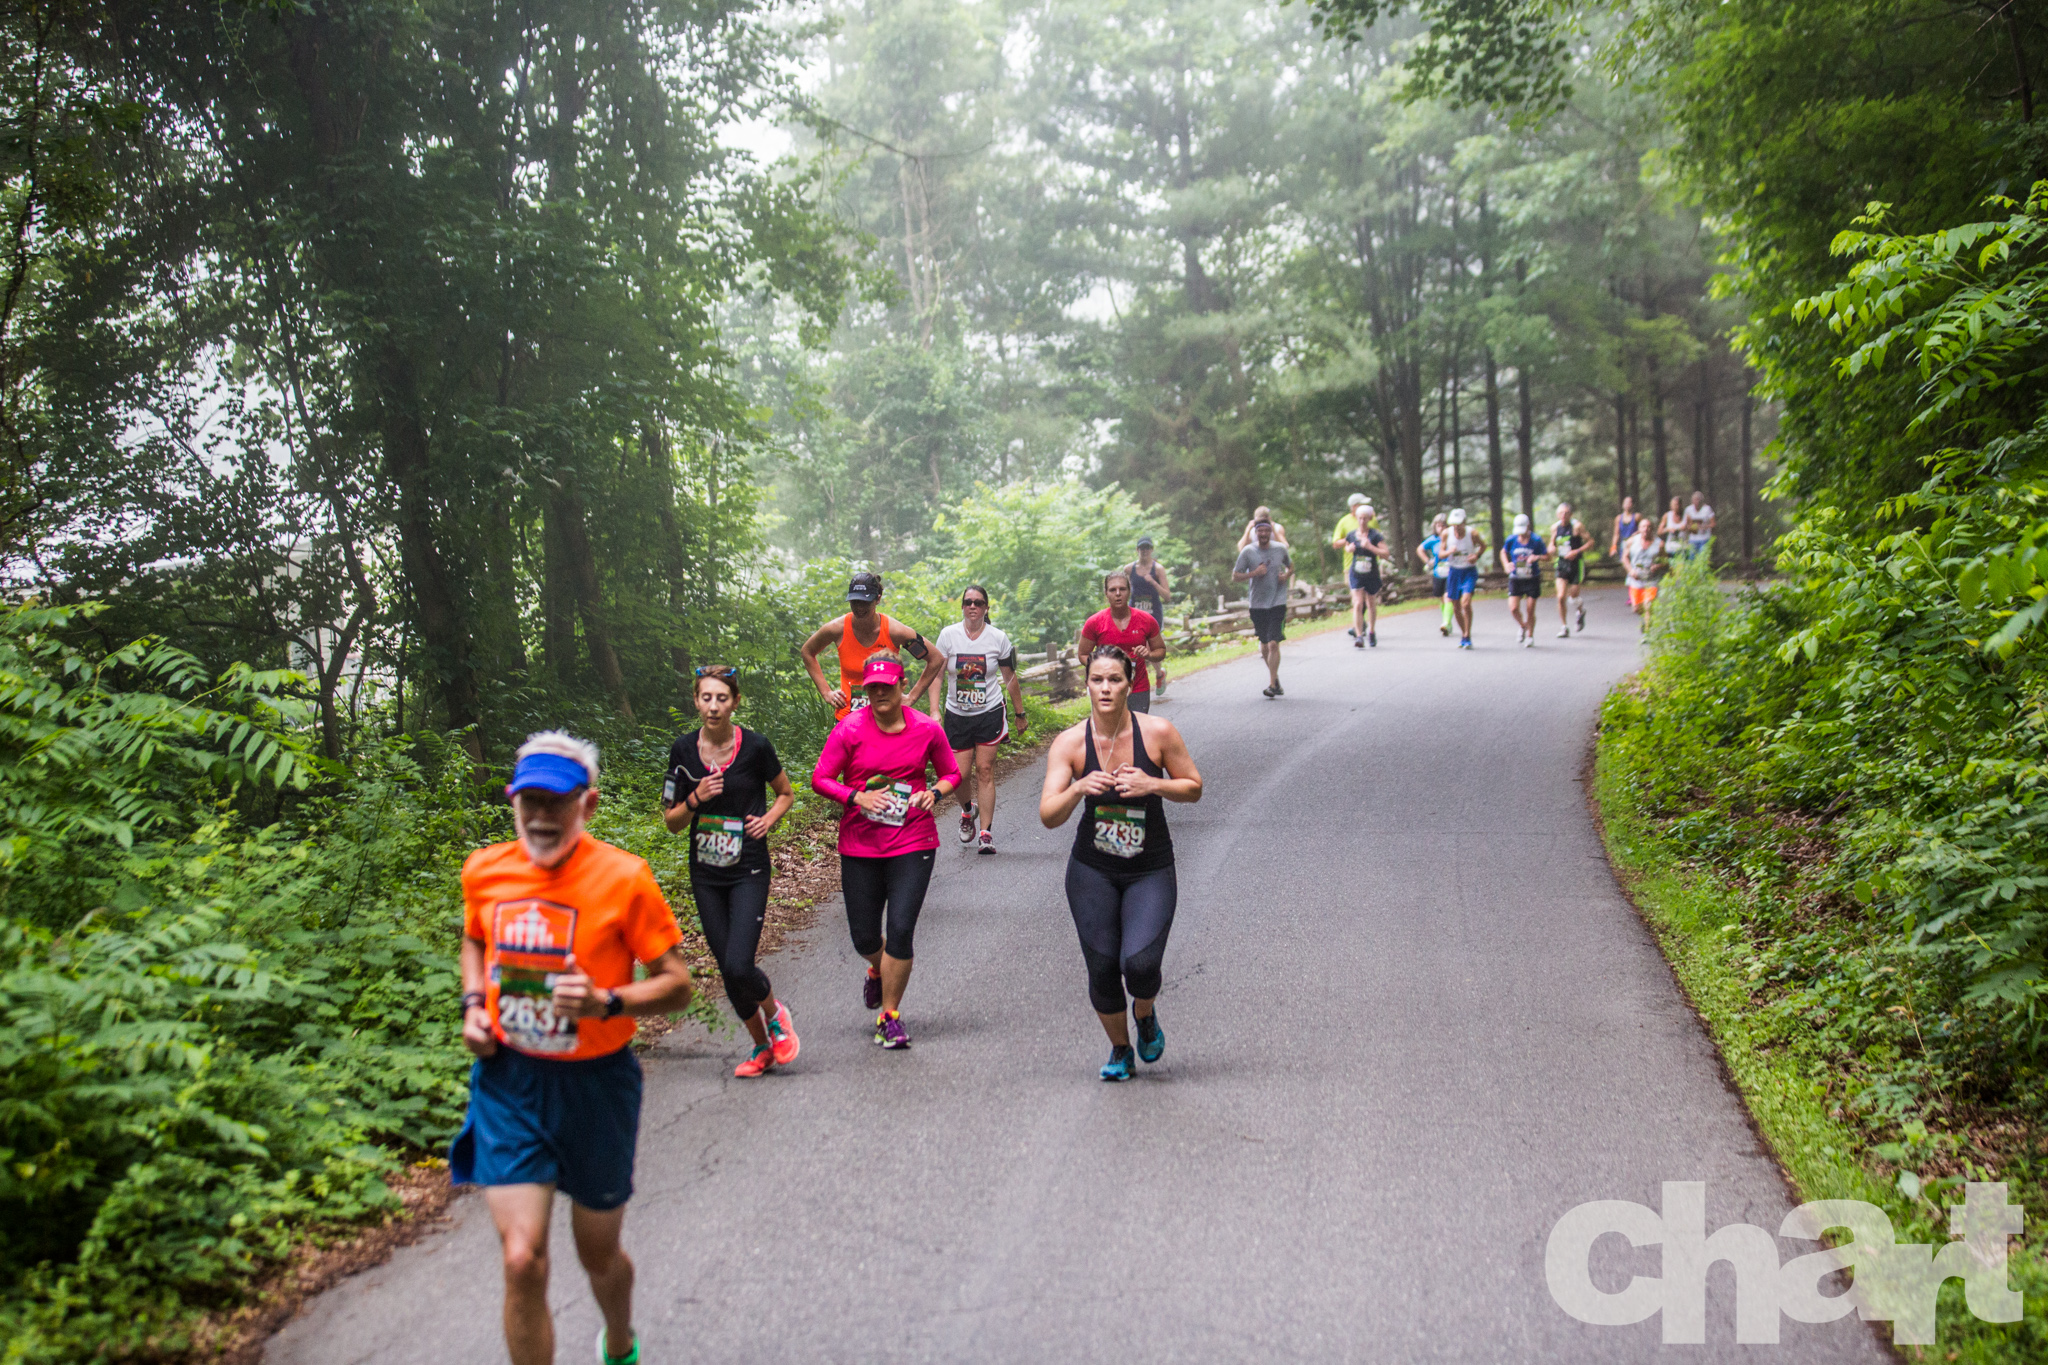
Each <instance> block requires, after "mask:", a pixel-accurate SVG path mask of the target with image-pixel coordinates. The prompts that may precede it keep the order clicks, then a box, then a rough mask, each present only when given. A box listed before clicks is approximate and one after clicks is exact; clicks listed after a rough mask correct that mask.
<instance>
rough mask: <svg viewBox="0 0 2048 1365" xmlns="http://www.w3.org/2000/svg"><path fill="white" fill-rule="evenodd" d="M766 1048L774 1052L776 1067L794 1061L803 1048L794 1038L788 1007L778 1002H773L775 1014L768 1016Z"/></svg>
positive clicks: (794, 1026)
mask: <svg viewBox="0 0 2048 1365" xmlns="http://www.w3.org/2000/svg"><path fill="white" fill-rule="evenodd" d="M768 1046H769V1047H770V1048H771V1049H773V1050H774V1053H775V1065H777V1066H788V1065H789V1064H790V1063H791V1062H793V1061H795V1060H796V1054H797V1051H798V1050H799V1049H800V1048H801V1047H802V1046H803V1044H802V1043H801V1042H799V1041H798V1039H797V1036H796V1021H795V1020H793V1019H791V1018H790V1017H789V1006H787V1005H785V1004H783V1003H782V1002H781V1001H780V1000H778V1001H776V1002H775V1013H773V1014H771V1015H769V1016H768Z"/></svg>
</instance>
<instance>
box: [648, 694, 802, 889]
mask: <svg viewBox="0 0 2048 1365" xmlns="http://www.w3.org/2000/svg"><path fill="white" fill-rule="evenodd" d="M734 728H735V729H737V730H738V731H739V736H740V746H739V752H737V753H735V754H734V755H733V758H732V762H731V763H729V764H727V765H726V768H725V790H724V791H722V792H720V793H719V794H718V795H716V796H714V797H712V798H711V799H710V800H709V801H706V802H704V803H703V804H702V805H700V806H698V807H697V808H696V809H695V810H694V811H691V812H690V823H689V824H688V825H687V826H685V828H684V833H685V835H686V836H687V837H688V838H689V840H690V875H691V876H693V877H702V878H703V879H704V880H706V881H709V882H736V881H739V880H740V879H741V878H743V877H746V876H748V875H750V874H752V873H756V872H766V871H768V841H767V840H766V839H756V838H753V837H752V836H750V835H748V834H747V833H746V831H745V829H744V827H743V826H741V825H739V824H736V823H735V822H736V821H744V820H745V819H746V817H748V816H750V815H765V814H767V812H768V784H769V783H770V782H773V781H774V780H775V779H776V778H777V777H780V776H781V775H782V760H781V759H780V758H777V757H776V756H775V746H774V745H773V744H770V743H769V742H768V736H766V735H764V734H761V733H760V732H759V731H756V730H749V729H747V728H746V727H745V726H735V727H734ZM701 733H703V732H702V731H700V730H692V731H690V732H689V733H688V734H686V735H684V736H683V737H682V738H680V739H678V740H677V741H676V742H675V743H674V744H672V745H670V746H669V751H668V776H667V778H666V780H664V781H663V783H662V787H661V802H662V809H663V810H667V809H669V808H670V807H672V806H675V805H677V804H678V803H680V802H682V801H683V800H684V798H686V797H687V796H689V794H690V793H691V792H693V791H695V790H696V788H697V784H698V783H699V782H701V781H703V780H704V779H705V778H706V777H708V776H710V774H711V769H710V768H709V767H707V766H706V765H705V763H704V756H703V755H702V754H700V753H698V752H697V736H698V735H699V734H701Z"/></svg>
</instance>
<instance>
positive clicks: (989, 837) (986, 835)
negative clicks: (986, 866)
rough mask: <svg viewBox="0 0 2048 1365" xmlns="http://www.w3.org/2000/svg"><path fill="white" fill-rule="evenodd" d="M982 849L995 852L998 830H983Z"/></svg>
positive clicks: (986, 851) (982, 850)
mask: <svg viewBox="0 0 2048 1365" xmlns="http://www.w3.org/2000/svg"><path fill="white" fill-rule="evenodd" d="M980 851H981V852H983V853H993V852H995V851H996V832H995V831H994V830H992V829H985V830H983V831H982V832H981V850H980Z"/></svg>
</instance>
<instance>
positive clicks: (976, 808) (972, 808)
mask: <svg viewBox="0 0 2048 1365" xmlns="http://www.w3.org/2000/svg"><path fill="white" fill-rule="evenodd" d="M980 818H981V803H980V802H979V801H969V802H968V803H967V809H966V810H964V811H962V812H960V842H961V843H963V844H971V843H973V842H974V822H975V821H976V820H978V819H980Z"/></svg>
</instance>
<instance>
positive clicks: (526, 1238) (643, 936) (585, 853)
mask: <svg viewBox="0 0 2048 1365" xmlns="http://www.w3.org/2000/svg"><path fill="white" fill-rule="evenodd" d="M505 793H506V795H507V796H508V797H510V798H511V800H512V815H513V824H514V827H515V828H516V829H517V831H518V834H519V837H518V838H517V839H515V840H513V841H512V842H510V843H504V844H494V845H492V846H491V847H489V848H483V849H478V850H477V851H476V852H475V853H472V854H471V855H470V856H469V861H468V862H466V863H464V864H463V867H462V899H463V929H462V933H463V937H462V1042H463V1045H464V1046H465V1047H467V1048H468V1049H469V1050H470V1051H471V1052H473V1053H475V1054H476V1058H477V1060H476V1062H475V1063H474V1064H472V1066H471V1067H470V1073H469V1113H468V1116H467V1117H466V1118H465V1119H464V1120H463V1124H462V1131H461V1132H460V1133H458V1134H456V1137H455V1141H454V1143H453V1144H451V1145H450V1147H449V1149H448V1170H449V1174H450V1175H451V1176H452V1177H453V1179H454V1181H455V1183H456V1184H458V1185H467V1184H476V1185H482V1186H483V1187H484V1202H485V1204H486V1205H488V1206H489V1208H490V1211H491V1220H492V1221H493V1222H494V1223H496V1224H497V1228H498V1241H499V1245H500V1247H501V1249H502V1251H503V1254H504V1262H505V1346H506V1349H507V1351H508V1353H509V1354H510V1355H511V1357H512V1363H513V1365H548V1363H549V1362H552V1361H553V1360H554V1358H555V1324H554V1319H553V1318H552V1317H551V1316H550V1315H549V1312H548V1299H547V1293H548V1223H549V1220H550V1217H551V1215H552V1213H553V1210H554V1198H555V1191H556V1190H557V1189H559V1190H561V1191H562V1193H564V1194H566V1195H568V1196H569V1199H570V1207H569V1220H570V1225H571V1226H572V1227H573V1229H574V1230H575V1237H576V1253H577V1258H578V1259H579V1260H581V1261H582V1262H583V1269H584V1272H585V1273H586V1274H587V1275H588V1276H589V1277H590V1288H591V1292H592V1293H593V1294H594V1295H596V1297H597V1303H598V1307H599V1308H600V1309H601V1310H602V1311H603V1313H604V1326H603V1327H601V1328H600V1329H599V1330H598V1336H597V1354H598V1358H599V1359H600V1360H601V1361H603V1362H605V1365H637V1362H638V1361H639V1359H640V1342H639V1339H638V1338H637V1337H636V1336H635V1335H634V1332H633V1263H632V1261H630V1260H629V1259H627V1257H626V1253H625V1251H624V1249H623V1248H621V1247H620V1245H619V1232H620V1229H621V1228H622V1227H623V1226H624V1224H625V1219H626V1201H627V1200H628V1199H630V1198H631V1197H632V1194H633V1149H634V1145H635V1143H636V1141H637V1139H638V1137H639V1130H640V1063H639V1061H638V1059H637V1058H635V1057H634V1056H633V1051H632V1049H631V1047H629V1046H628V1044H630V1043H631V1042H632V1041H633V1031H634V1028H635V1024H634V1018H635V1017H636V1016H638V1015H643V1014H672V1013H674V1012H675V1011H677V1010H680V1009H682V1008H683V1007H684V1006H685V1005H687V1004H688V1003H689V1001H690V969H689V967H688V966H687V965H686V964H685V963H684V961H683V958H682V955H681V954H680V953H679V952H677V951H676V944H677V943H678V942H679V941H680V940H681V938H682V935H681V933H680V932H679V931H678V930H677V928H676V921H675V916H674V914H672V913H671V912H670V910H669V907H668V902H667V901H666V900H664V899H663V898H662V894H661V888H660V887H659V886H658V885H656V884H655V880H654V873H653V872H652V871H651V870H650V869H649V868H648V866H647V864H646V863H645V862H644V861H642V860H641V859H639V858H636V857H634V856H633V855H632V854H630V853H627V852H626V851H625V850H623V849H618V848H614V847H612V846H611V845H610V844H607V843H602V842H600V841H599V840H597V839H593V838H591V837H590V836H589V835H588V834H586V833H584V830H583V826H584V822H585V821H587V820H588V819H589V818H590V813H591V812H592V811H594V810H596V809H597V748H596V746H595V745H592V744H590V743H588V742H586V741H584V740H580V739H576V738H575V737H573V736H571V735H567V734H563V733H562V732H560V731H555V730H551V731H547V732H545V733H543V734H538V735H534V736H532V737H531V738H530V739H528V740H527V741H526V743H525V744H524V745H522V746H521V747H520V750H519V755H518V761H517V764H516V766H515V767H514V768H513V770H512V783H511V785H510V786H508V787H507V788H506V789H505ZM636 961H637V962H641V963H644V964H646V966H647V969H648V975H647V979H646V980H645V981H638V982H636V981H634V980H633V964H634V963H635V962H636Z"/></svg>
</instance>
